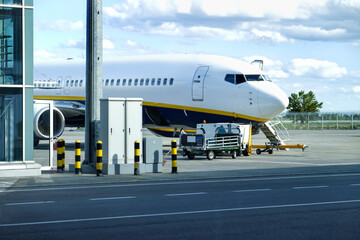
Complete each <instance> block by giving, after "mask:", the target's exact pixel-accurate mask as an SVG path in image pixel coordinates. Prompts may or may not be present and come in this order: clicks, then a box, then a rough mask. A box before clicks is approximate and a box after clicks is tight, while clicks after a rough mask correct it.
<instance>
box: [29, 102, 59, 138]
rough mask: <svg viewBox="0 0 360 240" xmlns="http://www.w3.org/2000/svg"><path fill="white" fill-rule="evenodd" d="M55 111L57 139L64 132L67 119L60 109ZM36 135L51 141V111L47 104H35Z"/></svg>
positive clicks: (54, 123)
mask: <svg viewBox="0 0 360 240" xmlns="http://www.w3.org/2000/svg"><path fill="white" fill-rule="evenodd" d="M53 109H54V111H53V136H54V138H55V137H57V136H60V135H61V134H62V133H63V132H64V128H65V117H64V115H63V114H62V112H61V111H60V110H59V109H58V108H56V107H54V108H53ZM34 133H35V135H36V137H37V138H39V139H49V136H50V109H49V106H48V105H46V104H34Z"/></svg>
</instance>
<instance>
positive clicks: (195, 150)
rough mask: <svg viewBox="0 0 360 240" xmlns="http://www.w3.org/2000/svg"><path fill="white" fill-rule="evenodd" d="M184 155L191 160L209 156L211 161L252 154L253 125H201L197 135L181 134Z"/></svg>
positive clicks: (181, 146)
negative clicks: (224, 157)
mask: <svg viewBox="0 0 360 240" xmlns="http://www.w3.org/2000/svg"><path fill="white" fill-rule="evenodd" d="M179 138H180V141H179V142H180V145H179V147H180V148H182V150H183V155H184V156H187V157H188V158H189V159H194V158H195V156H198V155H199V156H200V155H202V156H204V155H205V156H207V158H208V159H209V160H212V159H214V158H216V156H219V155H223V156H224V155H228V156H231V157H232V158H233V159H235V158H236V157H237V156H240V155H241V154H243V155H245V156H249V155H250V154H251V125H250V124H247V125H240V124H236V123H201V124H197V125H196V133H195V134H187V133H185V132H183V131H181V133H180V137H179Z"/></svg>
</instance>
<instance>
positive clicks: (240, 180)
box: [5, 173, 360, 192]
mask: <svg viewBox="0 0 360 240" xmlns="http://www.w3.org/2000/svg"><path fill="white" fill-rule="evenodd" d="M359 175H360V173H344V174H319V175H305V176H285V177H258V178H236V179H219V180H205V181H203V180H191V179H189V180H188V181H186V179H185V180H184V181H179V182H155V183H132V184H126V183H124V184H113V185H109V184H107V185H105V184H104V185H96V186H94V185H89V186H78V187H53V188H27V189H10V190H5V192H34V191H58V190H78V189H95V188H118V187H138V186H163V185H181V184H203V183H225V182H253V181H267V180H287V179H309V178H325V177H346V176H359ZM162 180H164V181H165V180H166V179H162Z"/></svg>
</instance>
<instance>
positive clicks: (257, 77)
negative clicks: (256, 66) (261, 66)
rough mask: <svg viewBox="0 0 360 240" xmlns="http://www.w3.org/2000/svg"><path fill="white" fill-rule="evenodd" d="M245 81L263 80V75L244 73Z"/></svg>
mask: <svg viewBox="0 0 360 240" xmlns="http://www.w3.org/2000/svg"><path fill="white" fill-rule="evenodd" d="M245 77H246V80H247V81H249V82H250V81H264V79H263V77H262V76H261V75H259V74H252V75H245Z"/></svg>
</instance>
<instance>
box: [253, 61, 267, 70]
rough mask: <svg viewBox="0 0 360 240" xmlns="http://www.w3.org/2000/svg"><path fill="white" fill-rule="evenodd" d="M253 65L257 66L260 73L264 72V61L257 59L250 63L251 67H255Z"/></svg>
mask: <svg viewBox="0 0 360 240" xmlns="http://www.w3.org/2000/svg"><path fill="white" fill-rule="evenodd" d="M255 64H258V66H259V69H260V70H261V71H263V70H264V61H263V60H260V59H257V60H254V61H252V62H251V65H255Z"/></svg>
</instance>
